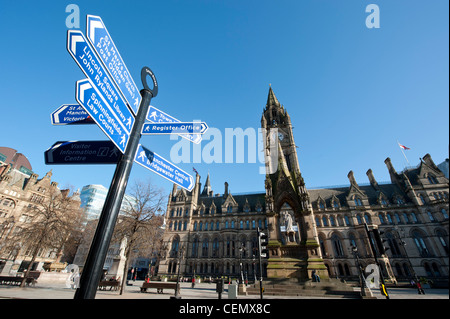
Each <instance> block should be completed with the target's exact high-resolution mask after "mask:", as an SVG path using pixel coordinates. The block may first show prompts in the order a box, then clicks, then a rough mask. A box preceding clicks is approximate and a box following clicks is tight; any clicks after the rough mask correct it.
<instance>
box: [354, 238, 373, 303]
mask: <svg viewBox="0 0 450 319" xmlns="http://www.w3.org/2000/svg"><path fill="white" fill-rule="evenodd" d="M351 250H352V253H353V256H354V257H355V259H356V268H357V269H358V274H359V282H360V285H361V296H363V297H365V296H366V288H368V287H366V280H365V278H364V275H363V270H362V267H361V263H360V262H359V255H358V248H357V247H356V246H353V245H352V247H351ZM368 289H369V291H370V288H368Z"/></svg>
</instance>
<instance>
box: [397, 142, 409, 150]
mask: <svg viewBox="0 0 450 319" xmlns="http://www.w3.org/2000/svg"><path fill="white" fill-rule="evenodd" d="M397 143H398V142H397ZM398 146H400V148H401V149H402V150H410V148H409V147H406V146H405V145H402V144H400V143H398Z"/></svg>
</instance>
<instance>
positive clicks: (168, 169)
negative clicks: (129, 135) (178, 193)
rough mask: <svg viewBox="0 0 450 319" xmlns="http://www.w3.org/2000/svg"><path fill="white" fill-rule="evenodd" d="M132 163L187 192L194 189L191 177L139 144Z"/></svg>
mask: <svg viewBox="0 0 450 319" xmlns="http://www.w3.org/2000/svg"><path fill="white" fill-rule="evenodd" d="M134 161H135V162H136V163H138V164H140V165H142V166H143V167H145V168H147V169H149V170H151V171H153V172H154V173H156V174H158V175H160V176H162V177H164V178H166V179H167V180H169V181H171V182H173V183H175V184H177V185H179V186H181V187H183V188H185V189H186V190H188V191H191V190H192V189H193V188H194V184H195V181H194V178H193V177H192V176H191V175H189V174H188V173H186V172H185V171H183V170H181V169H180V168H178V167H176V166H175V165H174V164H172V163H171V162H169V161H168V160H166V159H165V158H163V157H161V156H159V155H158V154H156V153H153V152H152V151H150V150H149V149H147V148H145V147H144V146H142V145H141V144H139V146H138V148H137V151H136V157H135V158H134Z"/></svg>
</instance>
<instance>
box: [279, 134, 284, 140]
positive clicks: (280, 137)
mask: <svg viewBox="0 0 450 319" xmlns="http://www.w3.org/2000/svg"><path fill="white" fill-rule="evenodd" d="M278 138H279V139H280V141H282V140H283V139H284V134H283V133H278Z"/></svg>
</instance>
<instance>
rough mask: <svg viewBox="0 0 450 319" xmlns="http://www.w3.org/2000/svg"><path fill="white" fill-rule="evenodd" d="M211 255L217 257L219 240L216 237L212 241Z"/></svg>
mask: <svg viewBox="0 0 450 319" xmlns="http://www.w3.org/2000/svg"><path fill="white" fill-rule="evenodd" d="M212 256H213V257H219V240H218V239H217V238H214V241H213V247H212Z"/></svg>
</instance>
